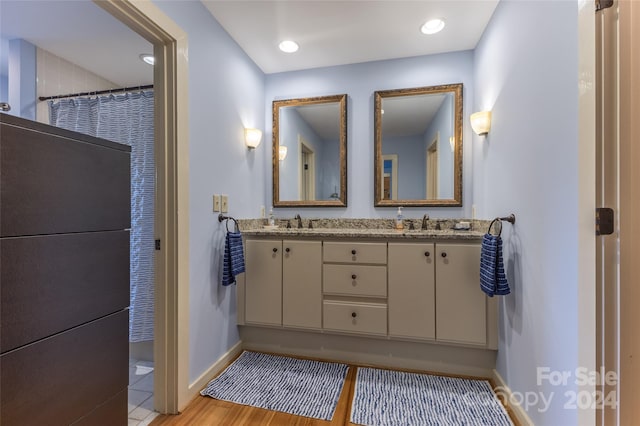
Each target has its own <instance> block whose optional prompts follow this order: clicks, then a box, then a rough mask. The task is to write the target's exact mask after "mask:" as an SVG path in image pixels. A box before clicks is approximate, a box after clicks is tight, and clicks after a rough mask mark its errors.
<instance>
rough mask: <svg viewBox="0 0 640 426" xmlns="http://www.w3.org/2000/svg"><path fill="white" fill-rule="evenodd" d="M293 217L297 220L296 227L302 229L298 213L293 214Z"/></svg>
mask: <svg viewBox="0 0 640 426" xmlns="http://www.w3.org/2000/svg"><path fill="white" fill-rule="evenodd" d="M294 219H297V220H298V229H302V218H301V217H300V215H299V214H297V215H295V216H294Z"/></svg>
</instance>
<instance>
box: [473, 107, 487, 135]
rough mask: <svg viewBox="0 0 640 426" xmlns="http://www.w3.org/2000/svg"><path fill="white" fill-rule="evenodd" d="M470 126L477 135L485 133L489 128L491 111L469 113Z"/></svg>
mask: <svg viewBox="0 0 640 426" xmlns="http://www.w3.org/2000/svg"><path fill="white" fill-rule="evenodd" d="M471 128H472V129H473V131H474V132H476V134H478V135H486V134H487V133H489V130H491V111H480V112H474V113H473V114H471Z"/></svg>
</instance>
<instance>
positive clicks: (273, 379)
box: [200, 351, 348, 420]
mask: <svg viewBox="0 0 640 426" xmlns="http://www.w3.org/2000/svg"><path fill="white" fill-rule="evenodd" d="M347 368H348V367H347V366H346V365H344V364H336V363H331V362H320V361H309V360H302V359H295V358H289V357H284V356H275V355H267V354H261V353H256V352H248V351H245V352H243V353H242V355H240V356H239V357H238V359H236V360H235V361H234V362H233V364H231V365H230V366H229V367H227V368H226V370H224V371H223V372H222V374H220V375H219V376H218V377H216V378H215V379H213V380H212V381H211V382H210V383H209V384H208V385H207V387H206V388H205V389H203V390H202V391H201V392H200V394H201V395H205V396H210V397H212V398H216V399H221V400H223V401H229V402H234V403H236V404H242V405H250V406H252V407H259V408H266V409H267V410H274V411H282V412H285V413H290V414H295V415H297V416H304V417H313V418H315V419H321V420H331V418H332V417H333V412H334V411H335V409H336V405H337V404H338V399H339V398H340V391H341V390H342V386H343V384H344V379H345V377H346V375H347Z"/></svg>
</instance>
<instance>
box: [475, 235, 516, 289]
mask: <svg viewBox="0 0 640 426" xmlns="http://www.w3.org/2000/svg"><path fill="white" fill-rule="evenodd" d="M480 288H481V289H482V291H484V292H485V293H487V295H488V296H489V297H493V296H494V295H499V296H504V295H507V294H509V293H511V290H510V289H509V283H508V282H507V276H506V274H505V273H504V263H503V260H502V238H500V236H499V235H491V234H488V233H487V234H485V235H484V237H483V238H482V251H481V253H480Z"/></svg>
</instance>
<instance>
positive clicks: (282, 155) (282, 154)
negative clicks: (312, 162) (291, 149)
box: [278, 145, 287, 161]
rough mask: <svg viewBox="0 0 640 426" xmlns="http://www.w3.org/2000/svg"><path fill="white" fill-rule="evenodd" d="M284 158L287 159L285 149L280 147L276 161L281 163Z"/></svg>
mask: <svg viewBox="0 0 640 426" xmlns="http://www.w3.org/2000/svg"><path fill="white" fill-rule="evenodd" d="M285 158H287V147H286V146H282V145H280V147H279V148H278V159H279V160H280V161H282V160H284V159H285Z"/></svg>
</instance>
